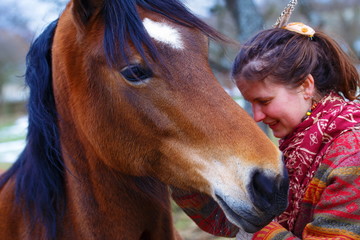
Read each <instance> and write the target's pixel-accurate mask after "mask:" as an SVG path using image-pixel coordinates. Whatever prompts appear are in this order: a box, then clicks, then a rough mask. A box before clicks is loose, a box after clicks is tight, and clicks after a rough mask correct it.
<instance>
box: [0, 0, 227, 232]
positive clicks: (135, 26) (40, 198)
mask: <svg viewBox="0 0 360 240" xmlns="http://www.w3.org/2000/svg"><path fill="white" fill-rule="evenodd" d="M136 6H138V7H141V8H143V9H145V10H150V11H153V12H156V13H158V14H161V15H163V16H164V17H166V18H168V19H170V20H172V21H174V22H176V23H178V24H181V25H184V26H188V27H191V28H197V29H199V30H201V31H202V32H203V33H204V34H205V35H207V36H208V37H210V38H212V39H215V40H225V41H226V38H224V37H223V36H222V35H221V34H219V33H218V32H217V31H216V30H214V29H213V28H211V27H210V26H208V25H207V24H206V23H204V22H203V21H201V20H200V19H198V18H197V17H196V16H195V15H193V14H192V13H191V12H190V11H189V10H188V9H187V8H186V7H185V6H184V5H183V4H182V3H181V2H179V1H178V0H168V1H164V0H118V1H110V0H109V1H105V2H104V6H103V9H102V16H103V17H104V20H105V33H104V50H105V54H106V56H107V60H108V62H109V64H110V65H114V64H115V63H116V61H117V60H118V59H119V58H125V59H127V57H126V56H125V49H126V48H127V47H128V46H127V40H129V41H131V42H132V43H133V44H134V46H135V49H136V50H137V51H138V52H139V53H140V55H141V56H142V57H143V59H144V60H145V61H147V57H146V55H145V50H147V51H148V52H149V54H150V57H151V58H152V59H154V60H156V59H159V54H158V53H157V50H156V48H155V45H154V44H153V42H152V41H151V38H150V36H149V35H148V34H147V32H146V30H145V28H144V26H143V24H142V21H141V19H140V16H139V15H138V13H137V11H136ZM57 23H58V20H55V21H53V22H52V23H50V24H49V26H47V28H46V29H45V30H44V31H43V33H42V34H41V35H40V36H39V37H38V38H37V39H36V40H35V41H34V42H33V43H32V44H31V46H30V49H29V52H28V54H27V56H26V67H27V68H26V73H25V82H26V84H27V85H28V87H29V88H30V96H29V100H28V105H27V108H28V122H29V125H28V133H27V137H26V146H25V148H24V150H23V151H22V153H21V154H20V156H19V158H18V159H17V160H16V162H15V163H14V164H13V165H12V167H11V168H9V170H8V171H7V172H5V173H4V174H3V175H2V176H1V177H0V188H2V187H3V186H4V185H5V184H6V183H7V182H8V180H9V179H10V178H11V177H13V176H15V177H16V179H15V186H16V191H15V199H16V203H17V204H18V205H19V206H20V205H21V204H23V206H24V207H23V209H22V210H23V213H24V217H26V218H28V219H29V220H30V224H31V227H32V228H31V229H34V227H35V226H36V225H37V224H38V223H42V224H43V226H44V229H45V230H46V239H56V234H57V223H58V222H57V221H59V219H60V218H61V217H62V216H63V214H64V210H65V205H66V202H65V183H64V181H65V180H64V172H65V171H66V168H65V166H64V162H63V159H62V154H61V148H60V140H59V129H58V125H57V122H58V121H59V116H58V114H57V111H56V105H55V99H54V93H53V86H52V70H51V67H52V66H51V48H52V42H53V37H54V33H55V29H56V26H57ZM59 214H60V215H59ZM59 217H60V218H59Z"/></svg>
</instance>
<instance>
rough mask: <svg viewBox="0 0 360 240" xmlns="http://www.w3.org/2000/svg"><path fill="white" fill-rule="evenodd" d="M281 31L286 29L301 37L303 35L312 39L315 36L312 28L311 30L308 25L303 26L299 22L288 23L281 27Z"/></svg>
mask: <svg viewBox="0 0 360 240" xmlns="http://www.w3.org/2000/svg"><path fill="white" fill-rule="evenodd" d="M283 29H286V30H289V31H292V32H297V33H299V34H301V35H305V36H308V37H310V38H312V37H313V36H314V34H315V30H314V29H313V28H311V27H309V26H308V25H305V24H303V23H301V22H292V23H288V24H287V25H286V26H284V27H283Z"/></svg>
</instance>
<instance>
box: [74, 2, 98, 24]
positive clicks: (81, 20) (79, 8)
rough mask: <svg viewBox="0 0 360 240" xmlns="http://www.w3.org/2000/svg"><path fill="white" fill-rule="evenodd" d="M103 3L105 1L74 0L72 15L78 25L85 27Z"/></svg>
mask: <svg viewBox="0 0 360 240" xmlns="http://www.w3.org/2000/svg"><path fill="white" fill-rule="evenodd" d="M103 3H104V0H73V8H72V13H73V16H74V18H75V21H76V22H77V23H78V25H79V26H81V27H84V26H85V25H86V24H87V23H88V22H89V20H90V18H91V16H93V15H94V14H95V13H96V12H97V11H98V10H99V9H100V8H101V6H102V5H103Z"/></svg>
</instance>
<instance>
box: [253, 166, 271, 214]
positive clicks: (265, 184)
mask: <svg viewBox="0 0 360 240" xmlns="http://www.w3.org/2000/svg"><path fill="white" fill-rule="evenodd" d="M249 191H250V196H251V198H252V200H253V202H254V204H255V205H256V206H257V207H258V208H259V209H261V210H265V209H268V208H270V207H271V205H272V204H273V199H274V194H275V191H276V181H275V179H272V178H270V177H268V176H266V175H264V174H262V173H261V172H255V173H254V174H253V176H252V181H251V184H250V186H249Z"/></svg>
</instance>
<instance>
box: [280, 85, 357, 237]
mask: <svg viewBox="0 0 360 240" xmlns="http://www.w3.org/2000/svg"><path fill="white" fill-rule="evenodd" d="M359 122H360V107H359V105H358V104H355V103H354V102H347V101H345V100H344V99H343V98H342V97H341V96H339V95H338V94H336V93H333V92H332V93H330V94H329V95H327V96H325V97H324V98H323V99H322V100H321V101H320V102H319V103H318V104H317V106H316V108H315V109H314V110H313V111H312V113H311V115H310V116H309V117H308V118H307V119H305V120H304V121H303V122H302V123H300V124H299V125H298V126H297V127H296V128H295V129H294V131H293V132H292V133H291V134H289V135H288V136H286V137H285V138H284V139H282V140H281V141H280V150H281V151H282V152H283V154H284V157H285V159H284V161H285V164H286V168H287V169H288V173H289V179H290V189H289V206H288V208H287V209H286V211H285V212H284V213H283V214H282V215H280V216H279V217H278V218H277V221H278V222H279V223H280V224H281V225H283V226H284V227H285V228H286V229H289V230H290V231H292V230H293V228H294V222H295V218H296V217H297V215H298V213H299V208H300V202H301V199H302V198H303V196H304V194H305V190H306V187H307V186H308V184H309V182H310V180H311V179H312V178H313V176H314V174H315V171H316V170H317V168H318V166H319V164H320V162H321V160H322V158H323V156H324V154H325V152H326V151H327V148H328V147H329V145H330V144H331V143H332V140H333V139H334V138H336V137H337V136H339V135H340V134H342V133H343V132H345V131H348V130H349V129H350V128H354V126H355V125H357V124H358V123H359Z"/></svg>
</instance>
